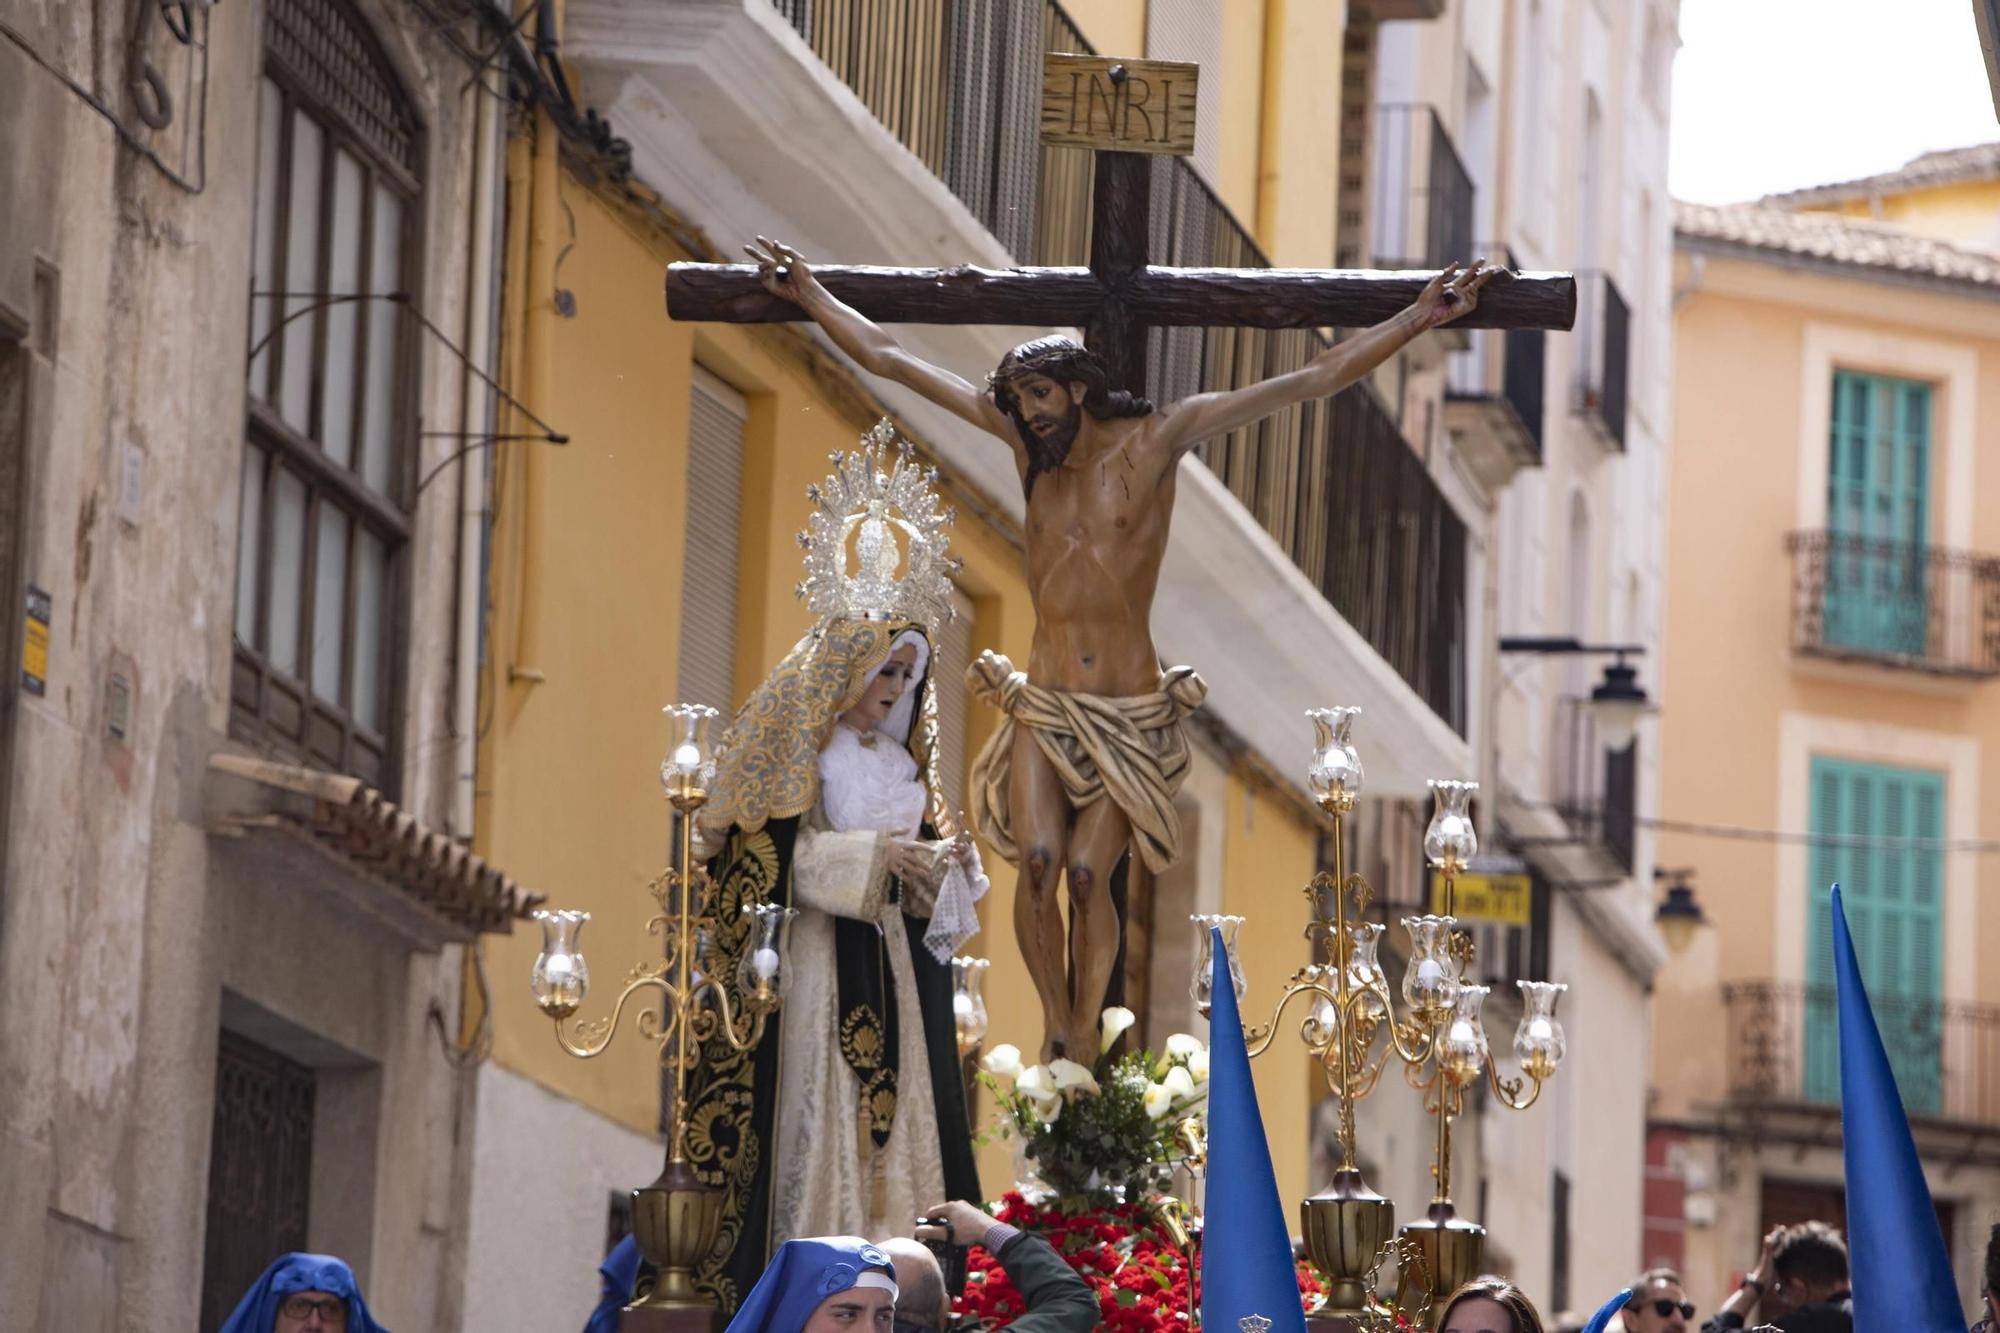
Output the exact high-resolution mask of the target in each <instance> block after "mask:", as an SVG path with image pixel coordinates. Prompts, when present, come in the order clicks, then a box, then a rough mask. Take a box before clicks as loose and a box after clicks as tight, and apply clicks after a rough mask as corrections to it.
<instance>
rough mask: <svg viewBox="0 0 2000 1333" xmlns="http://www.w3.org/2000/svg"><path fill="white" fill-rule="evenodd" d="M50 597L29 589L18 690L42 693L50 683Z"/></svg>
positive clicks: (36, 589) (39, 591)
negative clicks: (19, 687)
mask: <svg viewBox="0 0 2000 1333" xmlns="http://www.w3.org/2000/svg"><path fill="white" fill-rule="evenodd" d="M52 609H53V607H52V604H51V602H50V601H49V595H48V594H47V593H45V592H43V591H42V590H41V589H40V588H29V589H28V615H27V631H26V633H24V634H23V635H22V636H21V688H22V689H24V690H26V691H27V692H28V693H29V694H42V693H44V692H45V691H46V690H47V689H48V682H49V613H50V611H51V610H52Z"/></svg>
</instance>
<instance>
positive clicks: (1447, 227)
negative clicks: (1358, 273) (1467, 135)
mask: <svg viewBox="0 0 2000 1333" xmlns="http://www.w3.org/2000/svg"><path fill="white" fill-rule="evenodd" d="M1472 207H1473V185H1472V175H1471V173H1470V172H1468V171H1467V170H1466V169H1465V163H1464V161H1463V160H1461V159H1460V158H1459V155H1458V147H1457V145H1455V144H1453V143H1452V141H1451V135H1450V134H1449V133H1448V132H1447V131H1446V130H1445V127H1444V121H1443V120H1442V119H1441V118H1440V117H1439V116H1438V113H1437V112H1436V111H1435V110H1434V109H1433V108H1431V107H1428V106H1421V105H1414V104H1410V103H1401V102H1385V103H1382V104H1381V105H1379V106H1377V107H1376V108H1375V209H1374V219H1373V221H1374V230H1373V235H1374V241H1375V262H1376V264H1377V265H1378V266H1379V267H1382V268H1442V267H1444V266H1445V265H1446V264H1447V263H1450V262H1451V261H1453V260H1456V261H1458V262H1459V263H1461V264H1464V263H1470V262H1471V261H1472V259H1473V254H1472Z"/></svg>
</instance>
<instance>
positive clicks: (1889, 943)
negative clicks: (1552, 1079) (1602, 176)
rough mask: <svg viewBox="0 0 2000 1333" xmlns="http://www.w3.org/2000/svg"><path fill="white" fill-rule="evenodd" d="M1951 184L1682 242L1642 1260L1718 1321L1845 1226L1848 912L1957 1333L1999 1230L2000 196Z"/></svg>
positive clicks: (1886, 193) (1888, 191) (1788, 207)
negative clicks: (1926, 1189)
mask: <svg viewBox="0 0 2000 1333" xmlns="http://www.w3.org/2000/svg"><path fill="white" fill-rule="evenodd" d="M1975 151H1977V150H1975ZM1968 155H1969V154H1968ZM1949 156H1953V155H1933V158H1934V159H1935V158H1939V157H1949ZM1985 156H1986V157H1988V158H1989V159H1990V154H1987V155H1985ZM1981 171H1984V173H1985V174H1984V178H1983V179H1981V178H1979V175H1980V172H1981ZM1936 174H1937V173H1936V163H1935V161H1934V160H1933V161H1932V162H1930V163H1929V164H1928V168H1927V164H1926V160H1924V159H1920V160H1919V162H1918V163H1913V164H1912V169H1911V170H1910V171H1909V172H1907V173H1905V174H1902V175H1896V174H1892V175H1890V176H1885V177H1877V178H1872V179H1871V180H1870V181H1867V182H1857V183H1855V184H1854V185H1852V186H1830V187H1826V188H1825V189H1823V190H1815V191H1805V192H1801V193H1800V194H1799V195H1794V196H1786V197H1784V198H1782V199H1779V200H1773V201H1766V202H1765V203H1764V204H1751V205H1740V206H1731V207H1723V208H1706V207H1694V206H1688V205H1683V206H1682V207H1681V209H1680V213H1679V217H1678V230H1677V239H1676V253H1675V268H1674V273H1675V277H1674V305H1675V319H1674V340H1675V374H1674V381H1675V391H1674V397H1675V401H1674V410H1673V421H1674V437H1673V449H1672V454H1671V457H1672V463H1671V471H1670V488H1669V496H1668V507H1669V511H1670V522H1669V527H1668V532H1669V537H1668V543H1669V552H1668V559H1667V571H1668V574H1667V587H1668V600H1667V612H1666V624H1667V626H1668V628H1669V630H1670V631H1672V632H1671V633H1669V634H1668V636H1667V644H1668V649H1667V654H1666V673H1665V678H1664V686H1663V696H1664V697H1663V705H1664V708H1663V712H1662V717H1661V723H1660V726H1661V743H1662V747H1663V753H1662V770H1661V786H1662V791H1661V799H1660V806H1661V810H1662V813H1663V816H1665V817H1666V818H1667V819H1668V821H1669V822H1668V823H1667V824H1666V825H1665V826H1664V827H1663V828H1662V831H1661V833H1660V843H1659V846H1660V853H1659V856H1660V864H1661V865H1662V866H1663V867H1665V868H1666V871H1665V872H1664V873H1666V874H1667V876H1668V878H1669V881H1670V882H1678V883H1682V884H1685V885H1688V886H1690V887H1692V888H1693V889H1694V891H1695V896H1696V900H1697V901H1698V902H1699V904H1700V906H1701V908H1702V909H1703V911H1704V912H1705V914H1706V917H1707V925H1706V927H1705V928H1703V929H1700V930H1697V931H1696V932H1694V934H1693V937H1692V940H1691V942H1690V943H1689V944H1688V946H1687V948H1686V949H1685V950H1684V951H1683V952H1682V953H1681V954H1680V955H1679V956H1678V957H1676V958H1675V959H1674V960H1673V962H1672V963H1671V964H1670V965H1669V966H1668V967H1667V968H1665V969H1664V970H1663V971H1662V972H1661V974H1660V990H1659V1003H1658V1005H1657V1007H1656V1009H1655V1014H1656V1016H1657V1021H1656V1024H1655V1028H1654V1043H1655V1047H1654V1057H1653V1071H1652V1086H1653V1101H1652V1123H1651V1128H1650V1133H1649V1156H1648V1163H1649V1178H1648V1209H1647V1212H1648V1226H1647V1245H1648V1255H1649V1258H1651V1259H1655V1260H1659V1261H1667V1262H1673V1263H1676V1264H1679V1265H1681V1266H1683V1267H1684V1268H1685V1269H1686V1270H1687V1272H1688V1275H1689V1279H1690V1292H1691V1294H1692V1295H1693V1296H1694V1298H1695V1299H1696V1300H1697V1301H1698V1302H1700V1303H1702V1304H1704V1305H1708V1304H1711V1303H1713V1302H1714V1301H1717V1300H1719V1299H1720V1298H1721V1297H1722V1296H1723V1295H1724V1294H1726V1293H1727V1291H1728V1290H1730V1289H1731V1288H1732V1287H1733V1285H1734V1275H1735V1274H1737V1273H1740V1272H1742V1271H1744V1270H1746V1269H1747V1268H1748V1267H1749V1266H1750V1265H1751V1264H1752V1263H1753V1262H1754V1261H1755V1259H1756V1254H1757V1246H1758V1238H1759V1237H1760V1235H1761V1234H1762V1233H1763V1232H1764V1230H1765V1229H1767V1228H1768V1227H1770V1226H1772V1225H1776V1224H1779V1223H1789V1222H1795V1221H1799V1220H1802V1219H1803V1218H1804V1217H1807V1216H1818V1217H1820V1218H1822V1219H1823V1220H1826V1221H1829V1222H1832V1223H1834V1224H1835V1225H1840V1224H1841V1223H1842V1221H1843V1216H1842V1214H1843V1200H1842V1197H1841V1185H1840V1182H1841V1178H1842V1168H1841V1160H1840V1146H1839V1145H1840V1136H1839V1124H1838V1097H1839V1089H1838V1076H1837V1067H1836V1065H1835V1063H1834V1052H1833V1049H1832V1046H1831V1042H1832V1040H1833V1032H1834V1028H1833V1021H1832V1019H1833V1012H1832V1005H1833V991H1832V989H1831V987H1832V978H1831V972H1830V936H1829V935H1828V934H1827V930H1828V919H1829V915H1828V909H1827V888H1828V885H1829V883H1831V882H1832V881H1835V880H1838V881H1839V882H1841V883H1842V885H1843V888H1844V892H1845V894H1846V897H1847V905H1848V912H1849V919H1850V921H1851V923H1852V925H1853V931H1854V936H1855V942H1856V947H1857V952H1858V953H1859V955H1860V958H1861V961H1862V966H1863V971H1864V975H1865V976H1866V978H1867V980H1868V983H1869V986H1870V988H1871V994H1872V998H1873V1002H1874V1005H1875V1008H1876V1012H1877V1015H1878V1019H1879V1020H1880V1022H1881V1024H1882V1027H1883V1030H1884V1034H1885V1040H1886V1042H1887V1044H1888V1046H1889V1049H1890V1052H1891V1060H1892V1063H1893V1064H1894V1065H1895V1066H1896V1069H1897V1073H1898V1079H1899V1084H1900V1087H1901V1091H1902V1094H1903V1097H1904V1101H1905V1103H1906V1106H1907V1107H1908V1109H1909V1110H1910V1112H1911V1114H1912V1116H1913V1119H1914V1120H1915V1122H1916V1124H1917V1128H1918V1143H1919V1149H1920V1152H1921V1153H1922V1155H1923V1157H1924V1160H1925V1165H1926V1169H1927V1172H1928V1174H1929V1177H1930V1184H1931V1187H1932V1191H1933V1193H1934V1194H1935V1196H1936V1197H1937V1199H1938V1202H1939V1208H1940V1215H1941V1217H1942V1218H1943V1219H1944V1221H1945V1225H1946V1230H1947V1238H1948V1240H1949V1242H1950V1244H1951V1247H1952V1252H1953V1257H1954V1260H1955V1264H1956V1267H1957V1270H1958V1271H1959V1272H1960V1273H1961V1274H1964V1275H1965V1280H1966V1283H1967V1287H1968V1290H1967V1292H1966V1295H1967V1297H1968V1300H1970V1298H1971V1295H1972V1292H1971V1288H1972V1287H1973V1286H1976V1282H1974V1278H1973V1275H1974V1274H1975V1273H1976V1270H1977V1267H1978V1255H1979V1253H1980V1247H1981V1246H1982V1245H1983V1243H1984V1238H1985V1234H1986V1230H1987V1228H1988V1225H1989V1224H1990V1222H1991V1221H1992V1218H1993V1216H1994V1214H1995V1213H1996V1211H2000V1156H1996V1155H1995V1154H1993V1153H1992V1152H1991V1151H1990V1150H1989V1149H1988V1148H1986V1147H1985V1146H1984V1143H1983V1132H1982V1127H1983V1126H1985V1125H1989V1124H1990V1123H1992V1122H1993V1121H1994V1120H1995V1119H1996V1118H2000V1101H1996V1100H1995V1098H1994V1095H1993V1092H1992V1088H1993V1086H1994V1077H1995V1074H1996V1069H1995V1066H1994V1055H1993V1044H1992V1036H1993V1033H1994V1031H1995V1027H1994V1024H1995V1017H1994V1015H1995V1014H1996V1012H2000V1010H1995V1009H1994V1008H1993V1006H1994V1004H1995V1002H1996V1000H2000V977H1996V976H1995V975H1994V973H1993V970H1992V969H1991V968H1988V967H1985V966H1983V965H1982V964H1983V960H1984V959H1985V958H1986V957H1987V955H1988V953H1989V951H1990V949H1991V948H1992V947H1993V946H1994V945H1995V944H1996V943H2000V916H1996V914H1995V913H1994V912H1993V911H1992V910H1991V908H1990V906H1989V905H1987V904H1986V903H1985V901H1984V898H1985V894H1984V892H1983V890H1984V889H1985V887H1986V881H1987V879H1988V877H1989V876H1990V873H1991V869H1992V867H1991V857H1990V855H1988V854H1984V853H1980V852H1975V851H1972V850H1966V849H1963V848H1962V847H1960V846H1957V845H1956V844H1964V843H1967V842H1970V841H1972V840H1977V839H1980V838H1990V837H1991V836H1992V833H1993V830H1994V829H1995V828H1996V827H2000V784H1996V780H1995V778H1996V775H1995V772H1994V769H1993V764H1994V762H1995V759H1996V757H2000V749H1996V747H2000V696H1996V695H1994V694H1993V692H1992V691H1993V689H1994V686H1993V684H1992V683H1991V682H1992V681H1993V679H1994V677H1995V676H1996V675H2000V655H1996V646H1997V645H2000V641H1996V639H1995V637H1994V631H1995V625H1994V622H1993V620H1992V618H1991V617H1992V614H1993V613H1992V606H1993V602H1992V597H1993V593H1994V592H1995V590H1996V584H1995V574H1994V565H1993V561H1992V556H1991V554H1990V553H1991V552H1993V551H1994V550H1995V549H1996V548H2000V519H1996V517H1995V515H1996V513H2000V472H1996V470H1995V468H1994V466H1993V462H1992V460H1993V459H1995V458H1996V457H2000V422H1996V420H1995V418H1994V416H1993V413H1992V412H1991V411H1990V409H1989V406H1988V405H1989V404H1990V403H1991V402H1992V401H1993V398H1992V395H1993V394H1995V393H1996V392H2000V261H1996V260H1995V259H1994V258H1993V257H1992V256H1991V255H1990V254H1989V253H1985V252H1981V251H1979V250H1976V249H1971V248H1960V247H1959V246H1955V245H1953V244H1950V243H1949V241H1948V240H1947V239H1942V238H1955V239H1959V240H1971V239H1974V238H1976V237H1977V236H1979V235H1981V234H1982V233H1983V234H1985V235H1987V236H1989V237H1990V235H1991V234H1992V231H1993V228H1994V226H1995V224H1996V222H2000V195H1996V194H1995V183H1996V181H1995V177H1994V176H1993V174H1992V171H1991V167H1990V165H1988V166H1987V167H1985V168H1975V169H1972V170H1970V171H1966V172H1961V173H1960V178H1957V179H1948V180H1944V181H1938V180H1937V179H1936ZM1966 176H1970V177H1972V178H1970V179H1967V178H1964V177H1966ZM1857 194H1858V195H1860V196H1863V202H1857V201H1856V199H1855V198H1852V197H1850V196H1854V195H1857ZM1866 198H1872V199H1873V200H1874V202H1873V203H1872V204H1869V203H1867V202H1865V199H1866ZM1981 200H1983V201H1984V202H1983V203H1981V202H1980V201H1981ZM1982 211H1983V214H1984V216H1983V225H1977V224H1978V222H1979V218H1980V214H1981V213H1982ZM1731 829H1734V830H1739V832H1737V833H1736V834H1734V835H1731V834H1730V833H1729V830H1731Z"/></svg>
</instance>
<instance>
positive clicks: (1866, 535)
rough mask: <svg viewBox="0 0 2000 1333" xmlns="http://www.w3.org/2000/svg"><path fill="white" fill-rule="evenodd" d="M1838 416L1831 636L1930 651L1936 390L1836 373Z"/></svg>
mask: <svg viewBox="0 0 2000 1333" xmlns="http://www.w3.org/2000/svg"><path fill="white" fill-rule="evenodd" d="M1831 415H1832V426H1831V430H1830V432H1829V438H1828V446H1827V490H1826V525H1827V535H1828V539H1829V544H1828V551H1827V568H1826V601H1825V616H1826V621H1825V636H1826V642H1827V643H1828V644H1829V645H1830V646H1834V647H1842V648H1854V649H1858V650H1860V651H1863V652H1870V653H1883V654H1890V655H1896V656H1910V657H1917V656H1922V655H1923V652H1924V649H1925V645H1926V643H1927V642H1928V635H1929V619H1930V617H1929V599H1928V596H1927V583H1928V580H1927V578H1926V574H1927V571H1928V568H1929V561H1928V558H1927V557H1928V554H1929V552H1928V547H1927V544H1928V541H1929V533H1930V474H1931V448H1930V430H1931V387H1930V385H1928V384H1922V383H1919V382H1917V381H1915V380H1901V379H1891V378H1889V377H1888V376H1884V375H1862V374H1857V373H1855V372H1854V371H1851V370H1836V371H1835V372H1834V373H1833V411H1832V414H1831Z"/></svg>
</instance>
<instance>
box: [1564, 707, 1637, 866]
mask: <svg viewBox="0 0 2000 1333" xmlns="http://www.w3.org/2000/svg"><path fill="white" fill-rule="evenodd" d="M1555 732H1556V749H1555V789H1556V805H1557V806H1558V807H1559V808H1560V809H1561V811H1562V815H1563V819H1564V821H1565V822H1567V823H1568V824H1569V826H1570V828H1571V829H1572V830H1573V831H1574V832H1575V833H1576V835H1577V836H1578V837H1579V838H1587V839H1589V840H1590V841H1591V842H1594V843H1596V844H1598V845H1599V846H1600V847H1602V848H1604V850H1605V852H1606V854H1607V855H1609V856H1610V857H1611V859H1612V860H1613V861H1615V862H1617V863H1618V864H1619V865H1621V866H1623V867H1624V868H1625V869H1626V871H1627V872H1630V871H1631V869H1632V867H1633V864H1634V858H1635V851H1636V846H1637V838H1638V823H1639V821H1638V798H1639V742H1638V740H1637V739H1634V740H1633V741H1632V743H1631V744H1629V745H1627V746H1626V747H1625V748H1624V749H1623V750H1612V749H1609V748H1608V747H1606V746H1605V745H1604V744H1603V743H1602V742H1600V741H1599V740H1598V737H1597V721H1596V719H1595V717H1593V715H1592V714H1591V711H1590V700H1589V699H1587V698H1584V697H1582V696H1578V695H1569V696H1565V697H1563V698H1561V699H1558V700H1557V701H1556V718H1555Z"/></svg>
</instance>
